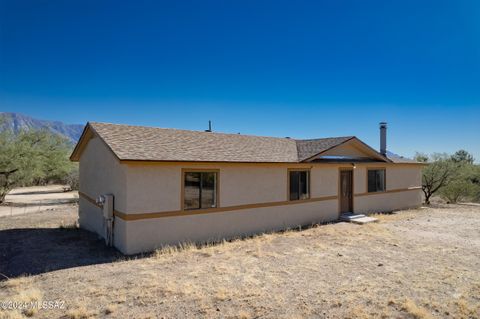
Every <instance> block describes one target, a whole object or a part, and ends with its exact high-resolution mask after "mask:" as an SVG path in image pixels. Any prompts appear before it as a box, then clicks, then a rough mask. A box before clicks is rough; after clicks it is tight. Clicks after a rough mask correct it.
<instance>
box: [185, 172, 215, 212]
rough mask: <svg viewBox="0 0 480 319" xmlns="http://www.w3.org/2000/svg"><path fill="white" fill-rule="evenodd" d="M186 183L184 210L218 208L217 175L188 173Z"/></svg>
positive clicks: (211, 173) (213, 173)
mask: <svg viewBox="0 0 480 319" xmlns="http://www.w3.org/2000/svg"><path fill="white" fill-rule="evenodd" d="M184 183H185V184H184V186H185V187H184V197H183V198H184V201H183V207H184V209H200V208H212V207H217V173H215V172H187V173H185V181H184Z"/></svg>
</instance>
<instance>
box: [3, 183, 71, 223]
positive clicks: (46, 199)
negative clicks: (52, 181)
mask: <svg viewBox="0 0 480 319" xmlns="http://www.w3.org/2000/svg"><path fill="white" fill-rule="evenodd" d="M77 201H78V192H76V191H69V192H65V191H64V187H63V185H48V186H32V187H21V188H16V189H13V190H12V191H11V192H10V193H9V194H8V195H7V196H6V197H5V203H4V204H2V205H1V206H0V217H2V216H13V215H20V214H28V213H38V212H41V211H44V210H54V209H65V208H66V207H67V206H69V205H70V204H72V203H76V202H77Z"/></svg>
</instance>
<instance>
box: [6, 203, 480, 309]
mask: <svg viewBox="0 0 480 319" xmlns="http://www.w3.org/2000/svg"><path fill="white" fill-rule="evenodd" d="M452 207H454V209H443V208H442V209H431V208H429V209H419V210H410V211H404V212H400V213H398V214H394V215H378V217H379V218H380V222H379V223H375V224H368V225H364V226H358V225H353V224H346V223H339V224H328V225H322V226H318V227H311V228H309V229H306V230H302V231H298V230H296V229H295V230H289V231H286V232H282V233H273V234H272V233H269V234H262V235H258V236H254V237H250V238H246V239H235V240H230V241H220V242H215V241H212V242H209V243H206V244H203V245H196V244H192V243H186V244H183V245H179V246H166V247H162V248H160V249H158V250H157V251H155V252H154V253H153V254H150V255H145V256H143V257H134V258H122V259H121V260H119V261H118V262H114V263H98V264H92V265H85V266H83V267H77V268H75V267H73V268H65V269H63V270H58V271H53V272H47V273H43V274H40V275H36V276H30V277H19V278H14V279H11V280H8V281H4V282H1V283H0V285H1V288H2V289H0V300H5V299H6V298H17V299H25V300H28V299H32V298H40V299H46V300H51V299H64V300H66V303H67V310H65V312H66V315H67V317H68V318H90V317H112V318H121V317H135V318H149V317H150V318H157V317H162V316H164V317H167V318H174V317H176V318H183V317H203V318H257V317H262V318H305V317H311V318H317V317H330V318H371V317H377V318H392V317H393V318H431V317H434V318H478V317H480V313H479V311H480V310H479V304H480V299H479V298H480V297H479V296H480V277H479V276H478V260H480V253H479V252H480V234H479V232H478V229H479V228H480V208H464V207H457V206H452ZM57 225H58V222H57ZM75 231H78V230H72V233H73V232H75ZM62 233H64V232H62ZM68 233H70V232H68ZM78 244H81V242H78ZM62 314H63V313H62ZM8 315H9V316H17V315H22V314H21V313H15V312H9V314H8ZM23 315H28V314H27V313H24V314H23ZM32 315H33V317H34V318H50V317H54V318H56V317H59V316H60V313H59V311H58V310H57V311H56V310H50V311H45V310H39V311H38V312H36V313H33V314H32ZM2 316H6V315H3V314H2ZM0 318H1V317H0Z"/></svg>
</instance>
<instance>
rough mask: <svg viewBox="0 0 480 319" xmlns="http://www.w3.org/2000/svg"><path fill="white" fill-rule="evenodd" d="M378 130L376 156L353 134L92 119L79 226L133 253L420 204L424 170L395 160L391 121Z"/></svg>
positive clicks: (81, 158)
mask: <svg viewBox="0 0 480 319" xmlns="http://www.w3.org/2000/svg"><path fill="white" fill-rule="evenodd" d="M380 130H381V150H380V152H378V151H376V150H374V149H373V148H372V147H370V146H368V145H366V144H365V143H363V142H362V141H361V140H359V139H358V138H356V137H354V136H347V137H333V138H319V139H308V140H298V139H292V138H276V137H260V136H249V135H241V134H223V133H214V132H210V131H205V132H198V131H187V130H177V129H163V128H154V127H141V126H129V125H116V124H106V123H87V125H86V127H85V129H84V131H83V134H82V136H81V138H80V140H79V142H78V144H77V145H76V147H75V149H74V151H73V153H72V155H71V160H72V161H78V162H79V167H80V189H79V195H80V196H79V197H80V203H79V224H80V226H81V227H82V228H84V229H87V230H90V231H93V232H96V233H98V234H99V235H101V236H102V237H104V238H106V240H107V242H108V243H110V244H113V245H114V246H115V247H117V248H118V249H119V250H120V251H121V252H123V253H124V254H134V253H139V252H145V251H152V250H154V249H156V248H158V247H161V246H163V245H167V244H178V243H180V242H185V241H192V242H203V241H209V240H219V239H222V238H232V237H237V236H244V235H250V234H254V233H259V232H264V231H274V230H281V229H286V228H294V227H297V226H300V225H311V224H314V223H321V222H328V221H334V220H337V219H338V218H339V215H340V214H341V213H344V212H355V213H369V212H382V211H393V210H397V209H404V208H412V207H417V206H419V205H420V204H421V201H422V195H421V170H422V167H423V166H422V164H420V163H417V162H414V161H411V160H407V159H405V158H402V157H392V156H388V155H387V151H386V124H384V123H381V129H380ZM388 154H389V153H388ZM102 195H103V196H102ZM106 210H107V212H106ZM109 212H110V213H109Z"/></svg>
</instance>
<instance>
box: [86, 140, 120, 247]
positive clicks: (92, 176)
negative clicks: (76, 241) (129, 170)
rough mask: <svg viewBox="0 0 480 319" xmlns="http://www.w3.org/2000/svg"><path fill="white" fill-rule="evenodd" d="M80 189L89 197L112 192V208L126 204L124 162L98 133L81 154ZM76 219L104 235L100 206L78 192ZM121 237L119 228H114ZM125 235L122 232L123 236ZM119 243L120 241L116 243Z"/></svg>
mask: <svg viewBox="0 0 480 319" xmlns="http://www.w3.org/2000/svg"><path fill="white" fill-rule="evenodd" d="M79 170H80V187H79V191H80V192H81V193H84V194H86V195H87V196H88V197H90V198H91V199H95V198H97V197H98V196H99V195H102V194H113V195H114V196H115V197H114V198H115V199H114V200H115V208H118V209H120V210H122V209H125V208H126V192H125V191H126V189H125V185H126V181H125V166H124V165H120V162H119V161H118V160H117V159H116V158H115V156H114V155H113V154H112V153H111V152H110V150H109V149H108V148H107V146H106V145H105V144H104V143H103V142H102V141H101V140H100V139H99V138H97V137H94V138H92V139H91V140H90V141H89V142H88V144H87V146H86V148H85V150H84V151H83V153H82V155H81V157H80V165H79ZM78 216H79V218H78V221H79V224H80V227H82V228H84V229H87V230H89V231H92V232H96V233H97V234H99V235H100V236H102V237H104V224H103V212H102V209H101V208H99V207H98V206H96V205H95V204H93V203H91V202H89V201H88V200H87V199H85V198H83V197H82V196H80V201H79V210H78ZM114 232H115V236H117V233H118V238H119V239H120V238H122V235H121V232H120V231H119V230H117V229H115V230H114ZM123 237H124V236H123ZM118 244H120V243H118Z"/></svg>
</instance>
